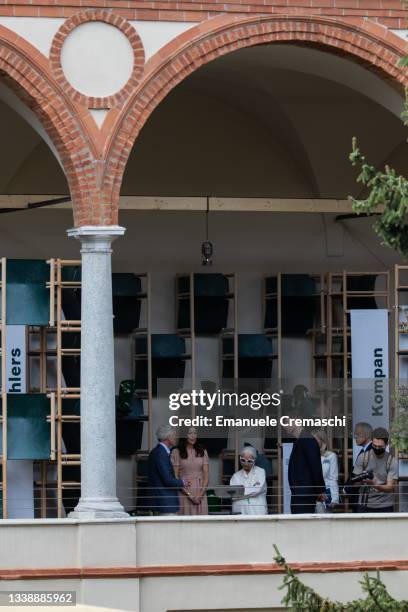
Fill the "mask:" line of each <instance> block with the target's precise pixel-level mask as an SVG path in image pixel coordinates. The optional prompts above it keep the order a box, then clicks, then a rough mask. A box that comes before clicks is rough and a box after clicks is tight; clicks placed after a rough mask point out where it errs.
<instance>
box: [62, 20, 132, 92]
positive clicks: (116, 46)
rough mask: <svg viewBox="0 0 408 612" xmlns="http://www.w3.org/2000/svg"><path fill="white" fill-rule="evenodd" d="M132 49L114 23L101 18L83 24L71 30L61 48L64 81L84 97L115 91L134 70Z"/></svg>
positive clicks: (122, 85) (119, 88)
mask: <svg viewBox="0 0 408 612" xmlns="http://www.w3.org/2000/svg"><path fill="white" fill-rule="evenodd" d="M133 64H134V58H133V49H132V47H131V44H130V42H129V40H128V38H127V37H126V36H125V35H124V34H123V32H121V31H120V30H119V29H118V28H116V27H115V26H113V25H111V24H108V23H104V22H101V21H92V22H89V23H82V24H81V25H79V26H78V27H76V28H75V29H74V30H72V31H71V32H70V33H69V35H68V36H67V38H66V39H65V41H64V43H63V45H62V49H61V65H62V70H63V72H64V75H65V78H66V79H67V81H68V82H69V83H70V84H71V85H72V87H74V89H76V90H77V91H79V92H80V93H82V94H84V95H86V96H95V97H103V96H110V95H112V94H115V93H117V92H118V91H120V90H121V89H122V87H124V86H125V85H126V83H127V81H128V80H129V78H130V76H131V74H132V70H133Z"/></svg>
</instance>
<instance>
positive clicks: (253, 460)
mask: <svg viewBox="0 0 408 612" xmlns="http://www.w3.org/2000/svg"><path fill="white" fill-rule="evenodd" d="M239 460H240V462H241V463H249V464H254V463H255V459H245V457H240V458H239Z"/></svg>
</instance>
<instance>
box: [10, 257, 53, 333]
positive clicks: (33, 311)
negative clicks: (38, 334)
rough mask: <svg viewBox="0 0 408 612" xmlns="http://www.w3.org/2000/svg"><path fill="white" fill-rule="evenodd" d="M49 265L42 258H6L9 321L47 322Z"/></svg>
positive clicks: (13, 323) (29, 323)
mask: <svg viewBox="0 0 408 612" xmlns="http://www.w3.org/2000/svg"><path fill="white" fill-rule="evenodd" d="M49 280H50V267H49V265H48V264H47V262H46V261H44V260H42V259H8V260H7V293H6V297H7V311H6V322H7V324H8V325H48V322H49V319H50V291H49V289H47V287H46V283H47V282H49Z"/></svg>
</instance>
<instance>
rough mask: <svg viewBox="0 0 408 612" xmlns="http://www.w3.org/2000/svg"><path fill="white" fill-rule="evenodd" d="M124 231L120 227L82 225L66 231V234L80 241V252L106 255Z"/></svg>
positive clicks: (124, 229)
mask: <svg viewBox="0 0 408 612" xmlns="http://www.w3.org/2000/svg"><path fill="white" fill-rule="evenodd" d="M125 231H126V228H124V227H121V226H120V225H83V226H82V227H74V228H72V229H69V230H67V234H68V236H69V237H70V238H77V239H78V240H80V241H81V247H82V248H81V252H85V253H107V252H110V251H111V248H110V246H111V244H112V242H113V241H114V240H115V239H116V238H118V237H119V236H123V234H124V233H125Z"/></svg>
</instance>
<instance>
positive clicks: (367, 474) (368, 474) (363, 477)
mask: <svg viewBox="0 0 408 612" xmlns="http://www.w3.org/2000/svg"><path fill="white" fill-rule="evenodd" d="M373 478H374V472H373V470H366V471H365V472H361V474H357V475H356V476H351V478H350V480H349V484H357V483H358V482H361V481H362V480H372V479H373Z"/></svg>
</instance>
